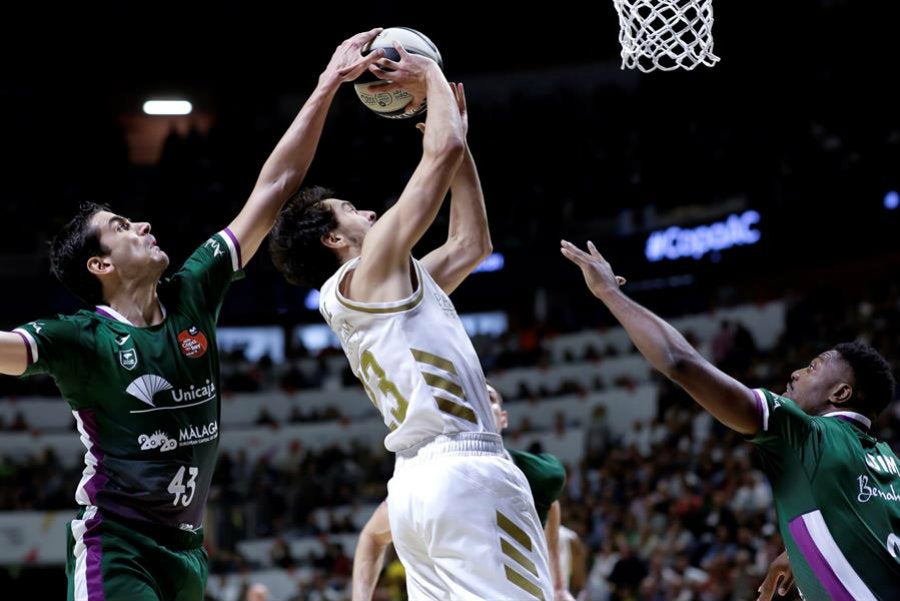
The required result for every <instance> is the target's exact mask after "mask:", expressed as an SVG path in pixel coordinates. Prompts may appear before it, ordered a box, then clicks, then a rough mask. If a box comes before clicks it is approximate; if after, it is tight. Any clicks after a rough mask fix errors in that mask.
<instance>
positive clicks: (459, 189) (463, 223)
mask: <svg viewBox="0 0 900 601" xmlns="http://www.w3.org/2000/svg"><path fill="white" fill-rule="evenodd" d="M450 194H451V196H450V227H449V231H448V235H447V240H448V241H449V242H452V243H454V244H456V245H457V246H458V247H459V249H460V250H461V251H462V252H464V253H466V254H468V255H471V259H472V261H473V262H475V263H476V264H477V262H479V261H480V260H481V259H483V258H484V257H486V256H487V255H489V254H491V251H492V250H493V246H492V244H491V232H490V228H489V227H488V219H487V210H486V209H485V205H484V193H483V192H482V190H481V180H480V178H479V177H478V169H477V168H476V167H475V160H474V159H473V158H472V152H471V151H470V150H469V147H468V145H467V146H466V149H465V153H464V155H463V160H462V163H460V165H459V168H458V169H457V171H456V175H455V176H454V178H453V181H452V182H451V184H450ZM473 267H474V266H473Z"/></svg>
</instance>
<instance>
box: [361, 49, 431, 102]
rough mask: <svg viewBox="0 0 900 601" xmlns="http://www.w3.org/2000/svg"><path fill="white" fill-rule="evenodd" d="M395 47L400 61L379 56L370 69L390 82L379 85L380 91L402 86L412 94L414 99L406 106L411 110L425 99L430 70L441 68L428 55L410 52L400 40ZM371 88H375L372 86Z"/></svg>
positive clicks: (388, 90) (376, 75) (379, 77)
mask: <svg viewBox="0 0 900 601" xmlns="http://www.w3.org/2000/svg"><path fill="white" fill-rule="evenodd" d="M394 49H395V50H396V51H397V54H399V55H400V60H399V61H392V60H391V59H389V58H379V59H378V60H376V61H375V62H374V64H372V65H370V66H369V71H371V72H372V73H374V74H375V77H377V78H378V79H382V80H384V81H386V82H388V83H386V84H383V85H379V86H378V88H377V89H378V91H380V92H390V91H392V90H396V89H401V88H402V89H404V90H406V91H407V92H408V93H409V94H410V95H411V96H412V100H411V101H410V102H409V104H408V105H407V107H406V108H407V111H411V110H413V109H415V108H417V107H418V106H419V105H420V104H422V102H423V101H424V100H425V96H426V95H427V94H426V92H427V89H428V80H427V75H428V70H429V69H433V68H436V69H438V70H440V67H438V64H437V63H436V62H434V61H433V60H431V59H430V58H428V57H425V56H421V55H418V54H410V53H409V52H407V51H406V49H405V48H404V47H403V46H401V45H400V43H399V42H394ZM370 89H373V88H372V87H371V86H370Z"/></svg>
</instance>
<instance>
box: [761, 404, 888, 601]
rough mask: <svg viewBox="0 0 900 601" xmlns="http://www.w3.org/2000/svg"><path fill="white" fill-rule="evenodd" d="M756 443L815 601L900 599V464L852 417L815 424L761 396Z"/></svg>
mask: <svg viewBox="0 0 900 601" xmlns="http://www.w3.org/2000/svg"><path fill="white" fill-rule="evenodd" d="M754 393H755V395H756V400H757V406H758V408H759V412H760V418H761V422H762V427H761V428H760V431H759V432H758V433H757V434H756V436H755V437H753V438H752V439H751V440H752V442H753V443H754V444H756V445H757V446H758V448H759V450H760V452H761V457H762V463H763V469H764V471H765V472H766V474H767V475H768V476H769V479H770V481H771V483H772V489H773V493H774V496H775V505H776V509H777V512H778V522H779V528H780V530H781V536H782V538H783V539H784V542H785V547H786V548H787V552H788V558H789V559H790V563H791V568H792V569H793V572H794V576H795V578H796V582H797V587H798V588H799V589H800V593H801V594H802V595H803V597H804V598H805V599H807V600H808V601H820V600H823V601H824V600H827V599H831V600H835V601H836V600H847V601H871V600H876V599H877V600H880V601H889V600H890V601H893V600H896V599H900V470H898V468H900V462H898V460H897V456H896V455H895V454H894V453H893V451H891V449H890V447H889V446H888V445H887V444H886V443H884V442H879V441H878V440H876V439H875V438H873V437H872V436H870V435H869V434H868V433H867V430H868V429H869V427H870V426H871V423H870V421H869V419H868V418H866V417H865V416H863V415H860V414H858V413H855V412H852V411H835V412H832V413H828V414H826V415H822V416H818V417H813V416H810V415H807V414H806V413H805V412H804V411H803V410H802V409H800V407H798V406H797V405H796V403H794V402H793V401H791V400H790V399H787V398H784V397H781V396H778V395H776V394H774V393H772V392H769V391H768V390H754Z"/></svg>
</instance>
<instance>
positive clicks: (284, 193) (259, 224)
mask: <svg viewBox="0 0 900 601" xmlns="http://www.w3.org/2000/svg"><path fill="white" fill-rule="evenodd" d="M286 186H287V181H286V180H278V181H276V182H272V183H266V184H258V185H257V186H256V187H255V188H254V189H253V192H252V193H251V194H250V198H249V199H248V200H247V203H246V204H245V205H244V207H243V208H242V209H241V212H240V213H238V215H237V217H235V218H234V221H232V222H231V223H230V224H229V225H228V228H227V229H226V230H225V231H229V232H231V233H232V234H233V236H234V239H235V243H236V245H237V247H238V248H239V249H240V254H241V262H242V265H241V266H242V267H243V265H246V264H247V263H249V262H250V259H252V258H253V256H254V255H255V254H256V251H258V250H259V247H260V245H261V244H262V241H263V240H264V239H265V238H266V236H267V235H268V234H269V231H270V230H271V229H272V225H273V224H274V220H273V217H272V211H271V209H270V207H271V206H272V205H273V204H276V203H277V205H278V206H281V203H283V201H284V199H286V198H287V197H288V196H289V195H290V191H289V190H287V189H286ZM276 214H277V213H276Z"/></svg>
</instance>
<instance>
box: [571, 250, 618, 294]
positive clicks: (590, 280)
mask: <svg viewBox="0 0 900 601" xmlns="http://www.w3.org/2000/svg"><path fill="white" fill-rule="evenodd" d="M587 246H588V251H589V252H584V251H583V250H581V249H580V248H578V247H577V246H575V245H574V244H572V243H571V242H568V241H566V240H562V241H561V242H560V248H559V250H560V252H561V253H562V254H563V256H564V257H565V258H567V259H568V260H570V261H572V262H573V263H575V264H576V265H578V266H579V267H580V268H581V273H582V274H584V281H585V282H586V283H587V286H588V288H589V289H590V291H591V292H592V293H593V294H594V296H596V297H597V298H599V299H601V300H602V299H603V296H604V295H605V294H607V293H608V292H609V291H611V290H617V289H618V288H619V286H622V285H623V284H625V278H623V277H620V276H617V275H616V274H614V273H613V270H612V267H611V266H610V264H609V263H608V262H607V261H606V259H604V258H603V255H601V254H600V253H599V252H598V251H597V248H596V247H595V246H594V243H593V242H588V243H587Z"/></svg>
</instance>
